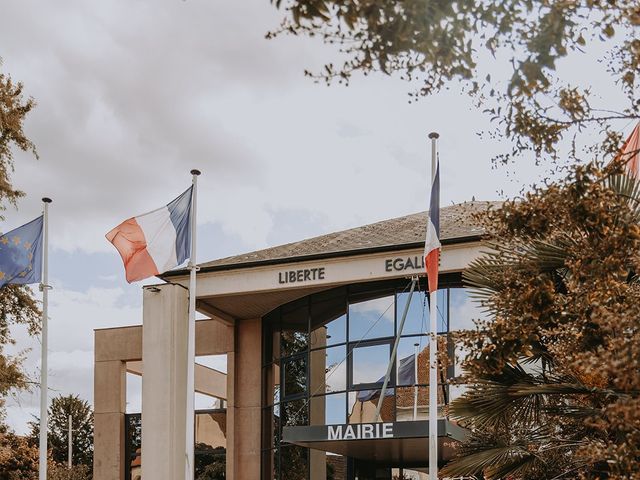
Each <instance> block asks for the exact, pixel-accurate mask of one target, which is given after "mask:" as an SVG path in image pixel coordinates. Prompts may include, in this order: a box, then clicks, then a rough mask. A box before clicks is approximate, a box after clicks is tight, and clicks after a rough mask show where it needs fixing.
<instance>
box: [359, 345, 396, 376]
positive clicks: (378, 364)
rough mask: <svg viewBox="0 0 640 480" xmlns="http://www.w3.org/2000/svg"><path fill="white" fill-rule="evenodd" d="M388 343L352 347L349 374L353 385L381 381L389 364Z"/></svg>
mask: <svg viewBox="0 0 640 480" xmlns="http://www.w3.org/2000/svg"><path fill="white" fill-rule="evenodd" d="M390 352H391V350H390V345H389V344H386V343H385V344H382V345H371V346H365V347H356V348H354V349H353V351H352V353H351V356H352V367H351V375H352V379H353V385H360V384H371V383H377V382H382V379H384V375H385V373H387V367H388V365H389V356H390Z"/></svg>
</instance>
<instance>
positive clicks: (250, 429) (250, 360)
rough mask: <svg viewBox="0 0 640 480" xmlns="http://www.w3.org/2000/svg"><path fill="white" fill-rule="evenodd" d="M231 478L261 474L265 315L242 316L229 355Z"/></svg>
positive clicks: (229, 464)
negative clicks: (258, 316)
mask: <svg viewBox="0 0 640 480" xmlns="http://www.w3.org/2000/svg"><path fill="white" fill-rule="evenodd" d="M227 375H228V382H229V384H230V386H231V387H232V388H229V389H228V391H227V397H228V405H227V445H228V446H229V448H228V449H227V480H244V479H250V478H251V479H254V478H255V479H258V478H260V438H261V413H262V396H261V386H262V319H260V318H257V319H251V320H239V321H238V322H237V323H236V327H235V348H234V352H232V353H229V354H228V355H227Z"/></svg>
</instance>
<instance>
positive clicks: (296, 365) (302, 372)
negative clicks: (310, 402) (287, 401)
mask: <svg viewBox="0 0 640 480" xmlns="http://www.w3.org/2000/svg"><path fill="white" fill-rule="evenodd" d="M283 366H284V392H283V393H284V398H288V397H291V396H292V395H298V394H301V393H304V392H306V391H307V358H306V356H298V357H294V358H290V359H288V360H285V361H283Z"/></svg>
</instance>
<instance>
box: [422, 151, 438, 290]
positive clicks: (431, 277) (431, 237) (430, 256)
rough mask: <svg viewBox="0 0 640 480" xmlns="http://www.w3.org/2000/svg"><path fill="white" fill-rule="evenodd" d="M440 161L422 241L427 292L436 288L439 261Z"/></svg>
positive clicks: (432, 186) (432, 187) (432, 188)
mask: <svg viewBox="0 0 640 480" xmlns="http://www.w3.org/2000/svg"><path fill="white" fill-rule="evenodd" d="M440 246H441V245H440V161H437V163H436V174H435V177H434V178H433V183H432V184H431V201H430V204H429V216H428V218H427V238H426V240H425V242H424V264H425V266H426V268H427V281H428V283H429V293H433V292H435V291H436V290H438V266H439V262H440Z"/></svg>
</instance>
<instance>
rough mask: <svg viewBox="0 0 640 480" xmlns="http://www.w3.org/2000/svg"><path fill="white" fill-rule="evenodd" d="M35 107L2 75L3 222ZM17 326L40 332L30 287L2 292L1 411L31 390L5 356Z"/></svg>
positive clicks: (17, 364) (17, 361) (15, 360)
mask: <svg viewBox="0 0 640 480" xmlns="http://www.w3.org/2000/svg"><path fill="white" fill-rule="evenodd" d="M0 65H1V64H0ZM34 106H35V103H34V101H33V99H31V98H25V97H24V95H23V86H22V84H21V83H14V82H13V81H12V80H11V77H9V76H8V75H6V74H4V73H2V72H0V220H4V217H3V215H2V212H3V211H4V210H6V208H7V206H8V205H12V206H14V207H15V206H17V201H18V199H19V198H21V197H22V196H24V193H23V192H21V191H19V190H17V189H15V188H14V187H13V185H12V183H11V173H12V172H13V168H14V164H13V160H14V157H13V149H14V148H19V149H21V150H23V151H30V152H32V153H33V154H34V155H36V150H35V147H34V144H33V142H31V140H29V139H28V138H27V136H26V135H25V133H24V122H25V119H26V116H27V114H28V113H29V112H30V111H31V109H32V108H33V107H34ZM36 156H37V155H36ZM16 324H21V325H26V326H27V327H28V329H29V333H30V334H36V333H37V332H38V330H39V328H40V310H39V307H38V304H37V302H36V300H35V299H34V298H33V296H32V294H31V290H29V288H28V287H26V286H24V285H5V286H4V287H2V288H0V409H1V408H2V405H3V404H4V398H5V397H6V395H7V394H8V393H9V391H10V390H11V389H13V388H17V389H24V388H27V387H28V386H29V379H28V378H27V376H26V375H25V372H24V371H23V369H22V367H21V363H22V357H21V356H20V355H18V356H13V357H11V356H8V355H7V354H6V353H5V352H4V346H5V345H7V344H13V343H14V340H13V338H12V337H11V334H10V326H11V325H16Z"/></svg>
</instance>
